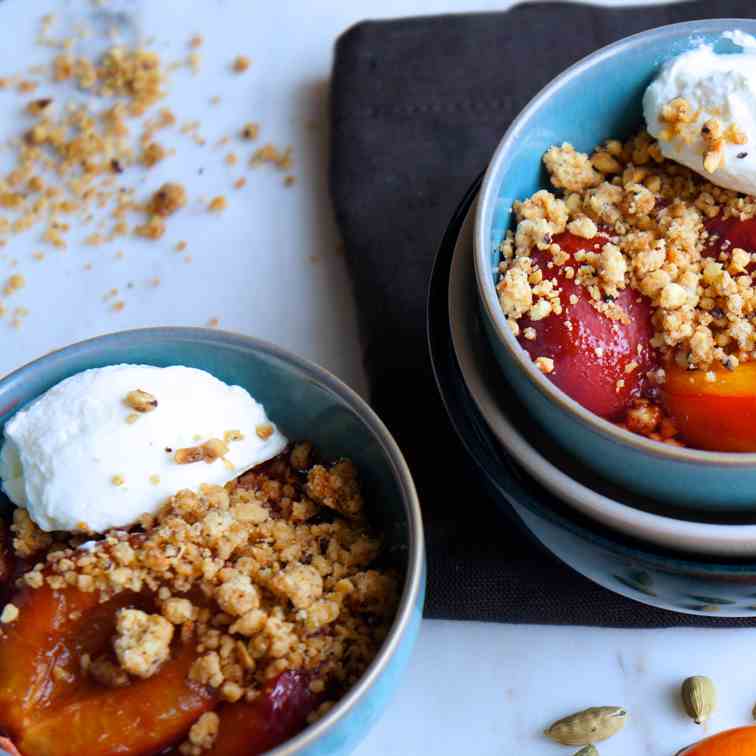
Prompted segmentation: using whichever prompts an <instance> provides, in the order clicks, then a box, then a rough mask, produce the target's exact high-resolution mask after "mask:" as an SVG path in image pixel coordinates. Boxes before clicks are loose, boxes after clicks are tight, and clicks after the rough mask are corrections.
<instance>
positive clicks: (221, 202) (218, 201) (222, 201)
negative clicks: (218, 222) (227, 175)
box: [207, 194, 228, 213]
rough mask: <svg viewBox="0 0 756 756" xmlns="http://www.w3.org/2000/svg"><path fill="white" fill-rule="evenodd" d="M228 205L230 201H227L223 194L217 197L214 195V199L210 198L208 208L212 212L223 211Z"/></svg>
mask: <svg viewBox="0 0 756 756" xmlns="http://www.w3.org/2000/svg"><path fill="white" fill-rule="evenodd" d="M227 207H228V202H227V201H226V198H225V197H224V196H223V195H222V194H221V195H218V196H217V197H213V199H212V200H210V203H209V204H208V206H207V209H208V210H209V211H210V212H211V213H221V212H223V211H224V210H225V209H226V208H227Z"/></svg>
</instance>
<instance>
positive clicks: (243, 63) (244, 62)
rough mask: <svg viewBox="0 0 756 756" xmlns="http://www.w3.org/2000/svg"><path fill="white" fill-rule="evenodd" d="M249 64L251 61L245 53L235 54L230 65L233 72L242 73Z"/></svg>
mask: <svg viewBox="0 0 756 756" xmlns="http://www.w3.org/2000/svg"><path fill="white" fill-rule="evenodd" d="M251 65H252V61H251V60H250V59H249V58H248V57H247V56H246V55H237V56H236V58H235V59H234V62H233V66H232V67H233V69H234V72H235V73H244V72H245V71H246V70H247V69H248V68H249V67H250V66H251Z"/></svg>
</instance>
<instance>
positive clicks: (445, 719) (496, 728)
mask: <svg viewBox="0 0 756 756" xmlns="http://www.w3.org/2000/svg"><path fill="white" fill-rule="evenodd" d="M508 4H509V3H508V2H506V0H499V1H498V2H495V1H493V0H477V1H476V0H352V2H349V3H343V2H338V1H337V0H333V1H328V0H322V1H321V2H318V3H313V2H310V1H309V0H296V1H295V0H284V2H278V3H262V2H257V3H252V2H249V1H248V0H197V1H195V2H191V3H190V2H189V0H160V1H159V2H154V1H153V2H147V0H141V1H140V0H110V2H106V3H105V4H104V5H105V7H106V8H110V9H114V8H117V9H123V10H126V11H128V12H129V13H131V14H133V17H134V18H135V19H136V21H137V24H138V26H139V27H140V28H141V29H142V30H143V31H144V33H145V34H146V36H150V35H154V36H155V47H156V49H158V50H160V51H161V53H163V54H164V55H166V56H167V57H169V58H171V57H178V56H179V55H184V54H185V53H186V41H187V39H188V38H189V37H190V36H191V35H192V34H195V33H197V32H201V33H202V34H203V36H204V39H205V44H204V47H203V50H202V54H203V59H204V64H203V67H202V70H201V72H200V74H199V75H198V76H197V77H192V76H191V75H190V74H189V73H188V72H177V73H176V74H175V75H174V77H173V83H172V86H171V105H172V106H173V107H174V109H175V111H176V113H177V114H178V115H179V116H180V119H181V121H182V122H183V121H185V120H189V119H192V118H198V119H200V120H201V121H202V128H201V131H202V133H203V134H204V135H205V136H206V137H207V139H208V146H206V147H204V148H200V147H197V146H196V145H194V144H192V143H191V141H190V140H189V139H188V138H186V137H179V136H177V137H175V138H172V139H171V140H170V143H171V144H172V145H173V146H175V147H176V149H177V155H176V157H175V158H173V159H172V160H171V161H170V162H169V163H167V164H166V165H165V166H164V167H163V168H161V169H160V171H158V172H156V173H154V174H151V175H150V176H149V177H148V179H147V180H146V182H145V183H144V184H143V185H141V184H139V181H140V180H141V179H140V176H139V175H138V173H137V172H134V176H133V183H134V184H135V185H139V186H140V192H147V191H148V190H149V189H151V188H153V187H155V186H156V185H158V184H159V183H160V181H162V180H164V179H166V178H169V177H170V178H178V179H179V180H182V181H184V182H185V183H186V185H187V187H189V188H190V194H191V196H192V198H193V199H192V202H191V203H190V207H189V209H188V210H187V211H185V212H184V213H182V214H181V217H180V218H176V219H175V222H173V221H172V222H170V223H169V231H168V233H167V234H166V237H165V239H164V240H162V241H161V242H158V243H154V244H150V243H147V242H139V241H135V240H133V239H129V240H128V241H124V242H122V243H119V244H113V245H109V246H107V247H99V248H82V247H80V246H79V245H76V244H72V245H70V247H69V249H68V250H67V251H66V252H65V253H61V252H54V251H52V252H48V253H47V255H46V258H45V260H44V261H43V262H37V261H35V260H34V259H33V258H32V257H31V253H32V252H33V251H35V250H37V249H42V247H41V246H40V245H39V240H38V231H35V232H32V233H30V234H27V235H25V236H23V237H19V238H16V239H14V240H13V241H12V242H11V243H10V244H9V245H8V246H7V247H5V248H4V249H1V250H0V281H3V280H4V279H5V278H6V277H7V276H8V275H10V274H11V273H13V272H17V271H18V272H21V273H23V274H24V275H25V276H26V278H27V281H28V284H27V286H26V288H25V289H23V290H22V291H20V292H18V293H16V294H15V295H14V296H13V297H12V299H9V300H8V301H7V302H6V305H7V306H10V308H11V309H12V308H13V307H15V306H24V307H27V308H28V309H29V311H30V314H29V315H28V317H27V318H26V319H25V322H24V324H23V327H22V328H21V329H18V330H15V329H13V328H11V327H10V326H9V325H8V320H9V318H8V316H6V318H5V319H4V320H0V374H3V373H6V372H8V371H9V370H12V369H13V368H14V367H17V366H19V365H21V364H22V363H24V362H25V361H27V360H29V359H32V358H33V357H35V356H38V355H40V354H43V353H44V352H46V351H48V350H50V349H54V348H57V347H60V346H64V345H66V344H68V343H70V342H72V341H76V340H79V339H82V338H86V337H89V336H93V335H96V334H100V333H104V332H107V331H112V330H119V329H123V328H130V327H137V326H147V325H165V324H184V325H204V324H205V323H206V322H207V321H208V320H209V319H210V318H214V317H217V318H219V319H220V324H221V327H224V328H228V329H231V330H238V331H242V332H245V333H249V334H253V335H256V336H259V337H263V338H266V339H269V340H271V341H275V342H277V343H279V344H281V345H282V346H284V347H287V348H289V349H291V350H293V351H295V352H298V353H300V354H302V355H304V356H306V357H309V358H311V359H314V360H316V361H317V362H320V363H321V364H323V365H325V366H326V367H328V368H330V369H332V370H333V371H335V372H336V373H337V374H338V375H339V376H341V377H342V378H343V379H345V380H346V381H348V382H349V383H350V384H352V385H353V386H355V387H356V388H357V389H358V390H360V391H362V392H364V390H365V381H364V375H363V372H362V368H361V365H360V362H359V351H358V344H357V332H356V327H355V316H354V302H353V298H352V293H351V290H350V287H349V281H348V278H347V275H346V271H345V268H344V260H343V256H342V255H341V254H340V252H339V242H338V237H337V233H336V229H335V225H334V222H333V220H332V219H331V215H330V208H329V202H328V195H327V181H326V165H327V155H326V149H325V148H326V135H327V121H326V113H327V102H326V92H327V90H326V82H327V78H328V75H329V70H330V63H331V50H332V44H333V41H334V39H335V37H336V36H337V35H338V34H339V33H340V32H341V31H342V30H344V29H345V28H347V27H348V26H349V25H350V24H352V23H354V22H355V21H358V20H360V19H362V18H378V17H391V16H400V15H410V14H420V13H436V12H444V11H464V10H473V9H484V10H492V9H500V8H503V7H506V6H507V5H508ZM91 7H92V4H91V3H90V2H88V0H59V1H58V2H53V0H5V2H3V3H2V4H1V5H0V75H3V74H5V73H12V72H13V71H16V70H19V68H21V67H26V66H28V65H31V64H33V63H36V62H42V61H43V60H45V58H46V57H47V56H48V53H45V51H43V50H40V49H38V48H36V47H34V46H33V45H32V40H33V38H34V32H35V25H36V23H37V21H38V19H39V17H40V15H41V14H43V13H45V12H49V11H50V10H56V11H57V12H58V14H59V15H60V17H61V18H62V19H66V20H67V21H69V22H70V21H74V20H76V19H81V18H82V17H84V16H85V15H87V14H88V13H89V11H90V9H91ZM89 44H93V43H89ZM238 53H245V54H248V55H250V56H251V57H252V58H253V60H254V63H253V66H252V68H251V69H250V71H249V72H248V73H247V74H245V75H244V76H241V77H234V76H231V75H230V74H229V72H228V64H229V62H230V60H231V59H232V57H233V56H235V55H236V54H238ZM43 91H44V90H40V93H42V92H43ZM214 95H219V96H220V97H221V102H220V104H219V105H216V106H211V105H210V103H209V99H210V97H212V96H214ZM0 119H2V120H0V122H1V123H3V129H4V130H5V129H17V128H20V127H21V121H20V119H19V116H18V100H17V99H16V97H15V95H11V94H8V93H7V92H5V93H3V92H0ZM249 120H255V121H259V122H260V124H261V125H262V140H263V141H272V142H274V143H275V144H276V145H279V146H286V145H288V144H291V145H292V146H293V148H294V156H295V157H294V160H295V162H294V169H293V173H294V174H295V175H296V176H297V183H296V184H295V186H293V187H292V188H289V189H286V188H284V186H283V185H282V175H280V174H276V173H275V172H274V171H272V170H268V169H264V170H261V171H259V172H258V173H249V172H248V171H246V169H244V168H243V167H241V166H237V167H236V168H234V169H231V168H229V167H228V166H226V165H225V164H223V156H224V155H225V154H226V152H227V151H228V149H226V150H219V149H216V148H214V147H213V146H212V145H213V144H214V143H215V141H216V140H217V139H218V138H220V137H221V136H223V135H225V134H227V133H231V132H232V131H234V130H236V129H238V127H239V126H240V124H242V123H244V122H246V121H249ZM236 149H237V151H238V153H239V155H240V156H244V157H245V158H246V156H247V155H248V154H249V152H250V148H249V147H245V148H243V149H242V148H240V147H239V146H237V147H236ZM9 159H10V155H9V154H8V153H2V152H0V163H2V162H3V161H7V160H9ZM1 167H3V168H4V167H5V165H2V166H1ZM200 169H204V170H203V172H202V175H199V173H198V171H199V170H200ZM240 175H246V176H247V178H248V185H247V187H246V188H245V189H244V190H242V191H241V192H238V193H236V192H233V190H231V189H230V184H231V182H232V180H233V179H234V178H236V177H237V176H240ZM221 192H223V193H227V194H228V195H229V198H230V200H231V204H230V207H229V209H228V210H227V211H226V213H225V214H224V215H222V216H220V217H212V216H210V215H208V214H206V213H205V212H204V211H203V210H202V209H201V208H200V206H199V202H200V200H199V198H200V197H205V198H207V197H210V196H213V195H214V194H216V193H221ZM180 239H186V240H187V241H188V242H189V248H188V249H187V253H189V254H191V256H192V262H191V263H185V262H184V261H183V257H184V256H183V255H181V254H178V253H177V252H175V251H174V250H173V245H174V244H175V242H176V241H179V240H180ZM118 250H123V252H124V257H123V259H120V260H119V259H116V257H115V255H116V252H117V251H118ZM14 260H15V261H16V263H15V267H11V265H12V262H13V261H14ZM86 263H91V264H92V269H91V270H90V271H85V270H84V266H85V264H86ZM156 276H159V277H160V285H159V286H154V285H153V284H152V283H151V279H153V278H154V277H156ZM129 283H131V284H132V287H131V288H129ZM111 288H118V289H119V295H118V297H117V299H122V300H123V301H124V302H125V303H126V306H125V308H124V309H123V311H121V312H114V311H113V310H112V309H111V306H110V305H111V303H110V302H108V303H106V302H103V301H102V298H103V295H104V294H105V293H106V292H108V291H109V290H110V289H111ZM754 642H756V631H746V630H740V631H736V630H726V631H725V630H718V631H712V630H682V629H677V630H663V631H660V630H649V631H637V630H636V631H617V630H600V629H595V628H550V627H531V626H519V627H518V626H507V625H482V624H477V623H455V622H425V623H424V625H423V629H422V633H421V636H420V641H419V643H418V646H417V650H416V652H415V654H414V657H413V660H412V663H411V668H410V670H409V674H408V676H407V678H406V681H405V683H404V686H403V687H402V689H401V690H400V691H399V692H398V694H397V696H396V699H395V701H394V703H393V706H392V707H391V709H390V710H389V711H388V712H387V714H386V715H385V717H384V718H383V720H382V721H381V722H380V723H379V725H378V726H377V727H376V728H375V729H374V730H373V732H371V733H370V735H369V736H368V738H367V739H366V741H365V742H364V744H363V745H362V746H361V747H360V748H359V749H358V751H357V753H358V755H359V756H379V755H380V756H388V755H390V754H396V755H397V756H400V755H401V756H414V755H415V754H418V755H419V754H426V753H433V754H439V755H445V754H449V755H450V756H451V755H452V754H453V755H454V756H458V754H474V755H475V756H478V755H479V756H488V755H489V754H490V755H491V756H493V755H494V754H496V755H497V756H500V755H502V754H513V755H514V754H528V756H550V755H551V754H559V753H564V754H569V753H572V751H571V750H570V749H565V748H559V747H557V746H554V745H553V744H551V743H549V742H547V741H545V740H544V738H543V737H542V736H541V735H540V730H541V729H542V728H543V727H544V725H546V724H547V723H548V722H549V721H550V720H552V719H554V718H557V717H559V716H562V715H564V714H566V713H569V712H570V711H572V710H574V709H576V708H580V707H583V706H589V705H604V704H621V705H625V706H627V707H628V708H629V710H630V711H631V713H632V722H631V724H630V725H629V726H628V728H627V729H626V731H625V732H624V733H623V734H622V735H620V736H618V737H617V738H616V739H614V740H612V741H609V742H608V743H607V744H606V745H604V746H602V747H601V753H602V756H607V755H608V756H628V755H629V754H632V756H639V755H640V754H648V755H649V756H671V754H673V753H674V752H675V751H676V750H677V749H678V748H679V747H681V746H682V745H685V744H687V743H688V742H690V741H692V740H694V739H695V738H696V736H697V735H698V733H699V732H700V731H699V730H698V729H697V728H696V727H695V726H694V725H693V724H691V723H689V722H688V721H687V720H686V718H685V717H684V715H683V714H682V713H681V712H680V710H679V708H678V704H677V700H676V695H675V691H676V689H677V686H678V685H679V683H680V681H681V680H682V678H684V677H686V676H687V675H690V674H694V673H702V674H709V675H711V676H712V677H713V678H714V679H715V680H716V681H717V682H718V683H719V689H720V697H721V706H720V711H719V713H717V714H716V715H715V717H714V720H713V725H712V726H713V727H714V728H717V729H719V728H723V727H727V726H734V725H738V724H743V723H747V722H748V721H749V720H750V712H751V707H752V705H753V703H754V701H756V688H755V687H754V686H753V684H752V680H751V678H752V672H751V664H750V651H751V644H752V643H754ZM573 750H574V749H573Z"/></svg>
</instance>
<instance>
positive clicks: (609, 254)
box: [598, 243, 627, 293]
mask: <svg viewBox="0 0 756 756" xmlns="http://www.w3.org/2000/svg"><path fill="white" fill-rule="evenodd" d="M598 273H599V278H600V279H601V281H602V282H603V284H604V287H605V288H606V290H607V291H608V292H609V293H613V292H616V291H617V290H618V289H624V288H625V274H626V273H627V261H626V260H625V257H624V255H623V254H622V252H621V251H620V249H619V247H617V246H615V245H614V244H611V243H607V244H604V246H603V247H602V248H601V254H600V255H599V259H598Z"/></svg>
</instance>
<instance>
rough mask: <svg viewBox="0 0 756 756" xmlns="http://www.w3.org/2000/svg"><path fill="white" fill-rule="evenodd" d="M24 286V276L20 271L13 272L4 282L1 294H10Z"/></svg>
mask: <svg viewBox="0 0 756 756" xmlns="http://www.w3.org/2000/svg"><path fill="white" fill-rule="evenodd" d="M24 286H26V278H24V276H23V275H21V273H14V274H13V275H12V276H11V277H10V278H9V279H8V280H7V281H6V283H5V287H4V288H3V294H5V296H10V295H11V294H14V293H15V292H17V291H20V290H21V289H23V288H24Z"/></svg>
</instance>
